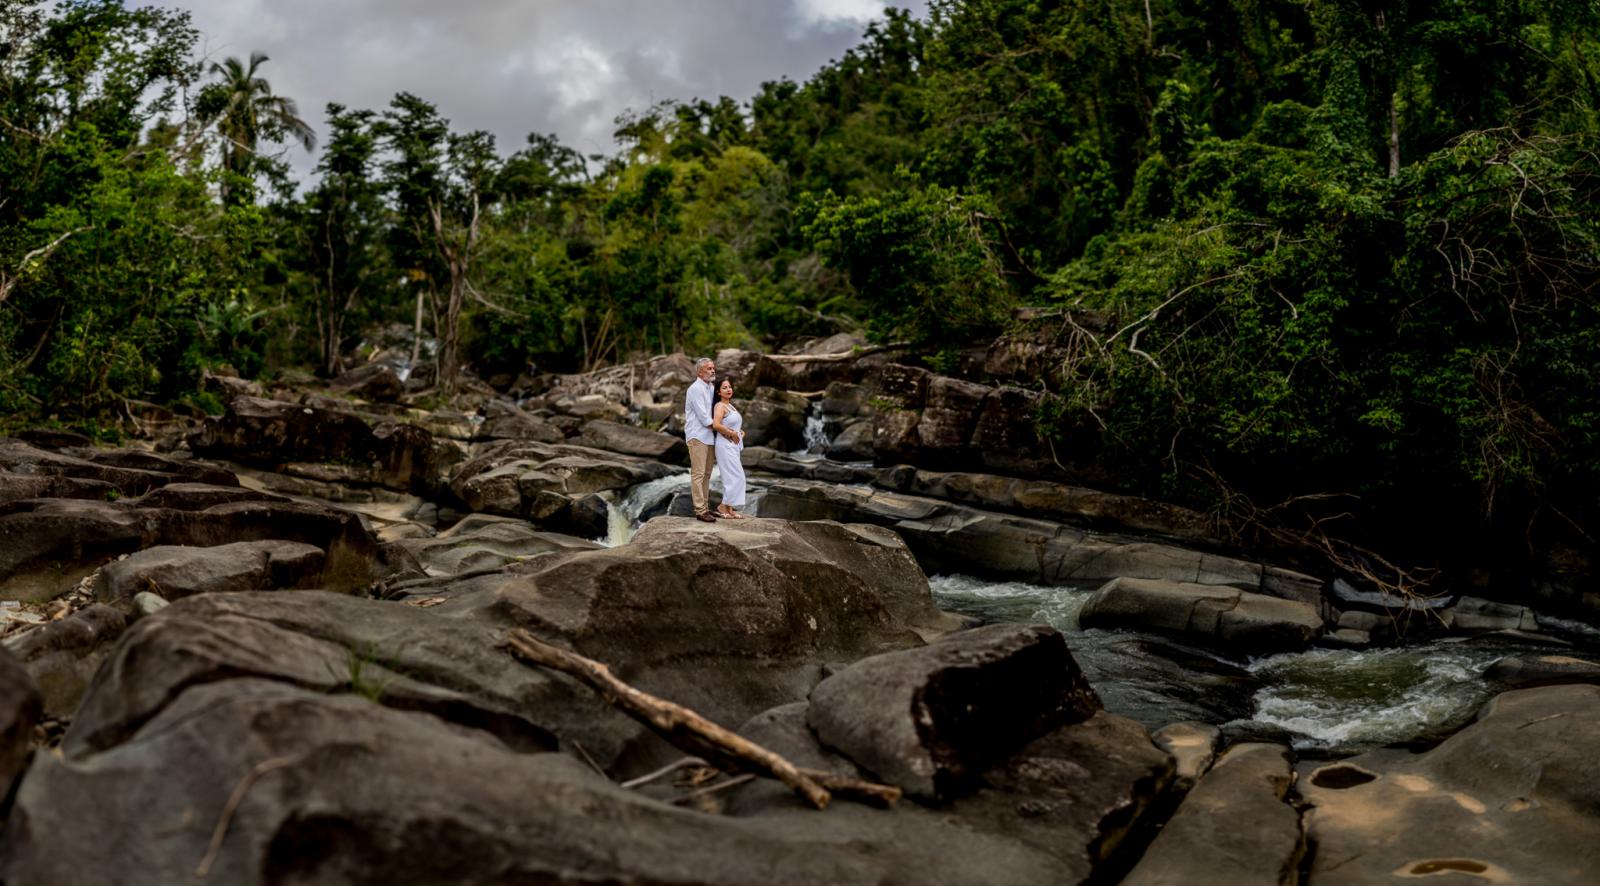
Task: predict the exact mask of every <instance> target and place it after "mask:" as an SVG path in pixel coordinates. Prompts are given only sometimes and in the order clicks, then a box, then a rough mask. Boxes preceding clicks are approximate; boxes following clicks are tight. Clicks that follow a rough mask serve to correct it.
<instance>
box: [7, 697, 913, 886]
mask: <svg viewBox="0 0 1600 886" xmlns="http://www.w3.org/2000/svg"><path fill="white" fill-rule="evenodd" d="M241 786H243V788H244V789H243V790H241V789H240V788H241ZM236 791H238V801H237V802H236V803H234V804H233V806H232V807H231V808H230V797H231V796H232V795H233V794H234V792H236ZM217 833H221V834H222V836H223V839H222V841H221V842H220V843H219V844H217V845H216V846H215V847H214V848H213V835H214V834H217ZM3 839H4V841H5V846H4V850H5V851H3V852H0V859H4V860H3V861H0V877H3V878H4V879H5V881H6V882H12V883H93V882H100V883H111V882H115V883H125V884H129V886H140V884H168V883H180V882H189V881H191V880H193V879H196V878H198V877H201V876H204V877H205V878H206V879H208V880H215V881H216V882H219V883H238V884H254V883H333V882H339V883H349V882H364V883H380V882H385V883H397V882H406V883H460V882H563V881H565V882H578V881H588V882H651V883H683V884H690V883H726V884H742V883H754V882H788V883H820V882H829V883H835V882H850V883H871V882H882V879H881V877H882V876H883V874H884V872H885V871H884V868H885V867H887V866H886V865H884V864H883V863H882V862H877V863H874V862H873V860H872V859H871V858H870V856H868V855H867V853H865V852H861V851H859V850H857V851H856V852H855V853H852V855H853V856H854V857H853V858H851V859H849V860H845V859H839V858H837V857H835V856H833V855H832V854H819V853H816V852H815V851H814V849H813V848H812V847H810V846H808V845H806V844H803V843H793V844H790V843H786V842H784V841H782V840H781V839H773V838H771V837H767V836H766V835H762V834H760V833H759V832H753V829H751V828H747V827H741V826H739V825H737V824H733V823H724V822H719V821H717V820H716V819H711V818H707V817H706V816H703V815H699V814H697V813H694V812H690V811H688V810H683V809H675V808H673V807H671V806H668V805H665V804H661V803H658V802H655V801H651V800H647V799H645V798H643V797H639V796H637V795H635V794H632V793H630V792H628V791H624V790H622V789H621V788H618V787H616V786H615V785H613V784H612V783H610V782H609V781H607V780H605V779H604V778H602V777H600V776H598V775H596V774H595V773H594V772H592V771H590V770H588V769H586V768H585V767H584V765H583V764H582V763H581V762H580V761H578V760H577V759H576V758H574V757H568V756H565V755H556V754H526V753H521V754H519V753H511V752H509V751H508V749H507V748H506V747H505V746H504V745H503V744H501V743H500V742H498V741H496V740H494V739H493V738H492V737H491V736H489V735H487V734H485V733H483V732H480V731H478V730H473V729H463V728H461V727H459V726H456V725H454V724H452V723H449V722H447V721H444V720H440V719H437V718H435V717H429V716H421V715H417V714H414V713H408V712H404V711H398V710H394V709H390V708H385V707H382V706H379V705H374V704H372V703H371V702H370V701H368V700H366V699H364V698H362V697H361V696H359V695H352V694H333V695H330V694H327V693H324V692H318V691H314V690H307V689H303V688H298V687H294V686H288V685H284V684H282V683H275V682H268V681H260V680H250V679H243V680H232V681H228V682H225V683H202V684H199V685H196V686H194V687H192V688H187V689H182V690H180V691H179V693H178V694H177V695H176V697H175V698H174V699H173V700H172V701H171V702H170V703H169V704H167V705H166V706H164V707H163V708H162V709H161V710H160V711H158V712H156V714H155V716H154V717H153V718H152V719H151V720H150V722H149V724H148V728H147V729H146V730H145V731H143V732H142V733H140V734H139V735H137V736H128V737H127V739H126V740H125V741H119V742H118V743H116V744H115V745H112V746H108V747H105V748H103V749H99V750H96V751H94V752H85V751H83V750H82V749H77V750H74V751H72V752H69V753H68V754H67V755H65V756H62V757H55V756H47V758H45V759H41V760H40V761H39V762H38V763H37V764H36V765H35V766H34V768H33V770H32V771H30V772H29V774H28V776H27V777H26V778H25V780H24V781H23V785H22V788H21V791H20V793H19V794H18V797H17V803H16V807H15V809H14V810H13V812H12V814H11V816H10V818H9V819H8V821H7V822H6V829H5V833H4V838H3ZM775 876H776V879H775Z"/></svg>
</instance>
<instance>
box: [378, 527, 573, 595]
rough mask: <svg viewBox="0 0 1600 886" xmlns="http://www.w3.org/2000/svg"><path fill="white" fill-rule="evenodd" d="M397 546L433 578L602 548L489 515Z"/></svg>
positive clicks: (567, 536)
mask: <svg viewBox="0 0 1600 886" xmlns="http://www.w3.org/2000/svg"><path fill="white" fill-rule="evenodd" d="M394 544H395V545H396V546H397V547H400V548H402V549H404V550H406V551H407V552H409V553H410V554H411V555H413V556H414V557H416V558H417V561H418V562H419V563H420V564H421V566H422V568H423V569H424V570H425V571H426V573H427V574H428V575H429V576H431V577H433V578H445V577H450V576H456V575H460V574H462V573H468V572H478V571H484V570H491V569H497V568H500V567H504V566H507V565H509V564H512V563H520V562H525V561H528V560H531V559H533V558H534V557H537V556H539V555H541V554H547V553H550V552H552V551H569V550H595V549H597V548H599V547H600V545H598V544H595V543H594V542H591V541H587V540H584V539H581V538H574V537H572V536H569V535H560V534H557V533H553V532H545V531H542V530H540V529H538V528H536V527H535V526H533V524H531V523H528V522H527V521H525V520H518V519H515V518H511V517H496V516H492V515H489V514H473V515H471V516H468V517H466V518H465V519H463V520H462V521H461V522H459V523H457V524H456V525H454V526H452V527H450V528H449V529H447V530H445V531H444V532H441V533H439V534H438V535H436V536H433V537H431V538H426V537H425V538H408V539H401V540H398V541H396V542H394ZM426 584H430V585H431V584H433V582H426Z"/></svg>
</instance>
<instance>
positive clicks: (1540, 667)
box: [1483, 655, 1600, 689]
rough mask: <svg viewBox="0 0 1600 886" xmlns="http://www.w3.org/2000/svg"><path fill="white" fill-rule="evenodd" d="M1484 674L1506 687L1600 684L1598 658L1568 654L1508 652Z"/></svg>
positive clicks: (1489, 679)
mask: <svg viewBox="0 0 1600 886" xmlns="http://www.w3.org/2000/svg"><path fill="white" fill-rule="evenodd" d="M1483 678H1484V679H1485V680H1488V681H1489V682H1491V683H1497V684H1499V685H1501V686H1503V687H1506V688H1508V689H1529V688H1532V687H1534V686H1558V685H1561V684H1563V683H1593V684H1597V685H1600V662H1595V661H1590V660H1588V659H1584V658H1575V657H1573V656H1570V655H1508V656H1506V657H1505V658H1502V659H1500V660H1499V661H1497V662H1495V663H1494V664H1492V665H1490V666H1489V669H1488V670H1486V671H1484V672H1483Z"/></svg>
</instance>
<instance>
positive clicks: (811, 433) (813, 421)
mask: <svg viewBox="0 0 1600 886" xmlns="http://www.w3.org/2000/svg"><path fill="white" fill-rule="evenodd" d="M803 439H804V441H805V445H804V446H801V447H800V448H799V449H796V450H795V451H794V452H792V453H790V454H791V455H826V454H827V452H828V444H829V443H831V442H832V441H831V440H829V439H828V432H827V430H826V425H825V423H824V422H823V420H822V401H821V400H818V401H817V402H815V403H812V404H811V411H809V412H807V413H806V427H805V431H804V438H803Z"/></svg>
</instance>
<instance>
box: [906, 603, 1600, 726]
mask: <svg viewBox="0 0 1600 886" xmlns="http://www.w3.org/2000/svg"><path fill="white" fill-rule="evenodd" d="M929 584H930V585H931V586H932V590H933V597H934V602H935V603H937V604H938V605H939V606H940V607H941V608H944V609H951V610H955V611H958V612H965V613H968V614H970V615H975V616H977V617H978V618H981V619H983V620H984V621H985V622H1034V623H1039V622H1042V623H1045V624H1049V625H1051V626H1053V627H1055V628H1056V629H1058V630H1060V631H1061V632H1062V633H1064V634H1067V635H1068V636H1067V643H1068V645H1069V646H1070V647H1071V648H1072V653H1073V657H1074V658H1076V659H1077V661H1078V663H1079V665H1080V666H1081V667H1082V668H1083V669H1084V672H1085V674H1086V675H1088V677H1089V679H1090V682H1091V683H1092V684H1093V685H1094V686H1095V688H1096V690H1097V691H1098V692H1099V693H1100V695H1101V697H1102V699H1103V700H1104V701H1105V704H1106V707H1107V708H1108V709H1110V710H1111V711H1112V712H1114V713H1120V714H1124V715H1126V716H1130V717H1133V718H1134V719H1137V720H1139V721H1141V722H1143V723H1145V724H1146V725H1147V726H1158V725H1164V724H1165V723H1170V722H1175V721H1177V720H1183V719H1200V720H1206V721H1208V722H1212V723H1215V724H1217V725H1224V724H1227V725H1226V726H1225V728H1230V729H1238V730H1240V731H1241V732H1242V733H1247V734H1248V733H1250V732H1252V731H1255V732H1258V733H1259V732H1260V731H1261V730H1263V729H1264V730H1265V731H1266V732H1268V733H1273V732H1279V731H1280V730H1281V732H1282V733H1287V734H1288V737H1289V738H1290V739H1291V740H1292V741H1293V743H1294V745H1295V746H1296V747H1297V748H1299V749H1302V750H1314V751H1319V752H1327V753H1343V752H1352V751H1360V750H1366V749H1369V748H1374V747H1380V746H1383V745H1387V744H1394V743H1401V742H1408V741H1412V740H1416V739H1427V738H1429V737H1434V736H1439V735H1441V734H1443V733H1445V732H1448V731H1451V730H1453V729H1455V728H1457V727H1459V726H1460V725H1462V724H1464V723H1465V722H1467V721H1468V720H1469V719H1470V718H1471V717H1472V715H1473V713H1474V712H1476V711H1477V710H1478V708H1479V707H1480V706H1481V705H1482V704H1483V703H1484V702H1485V701H1486V700H1488V698H1489V696H1490V694H1491V693H1492V691H1493V690H1492V688H1491V687H1490V686H1489V685H1487V684H1486V683H1485V682H1484V680H1483V672H1484V671H1485V670H1486V669H1487V668H1488V667H1489V665H1491V664H1493V663H1494V662H1495V661H1496V660H1498V659H1499V658H1501V657H1502V656H1505V655H1509V654H1513V653H1526V652H1528V651H1529V650H1527V649H1523V648H1519V646H1518V645H1517V644H1516V643H1515V641H1512V642H1506V641H1494V640H1488V639H1483V638H1479V639H1462V638H1445V639H1434V640H1428V641H1426V642H1421V643H1418V644H1416V645H1410V646H1403V647H1398V648H1388V649H1367V650H1351V649H1311V650H1308V651H1306V652H1298V653H1289V654H1284V655H1273V656H1268V657H1265V658H1259V659H1255V660H1253V661H1249V662H1230V661H1228V660H1227V659H1224V658H1222V657H1220V656H1216V655H1214V654H1212V653H1209V652H1206V651H1204V650H1198V649H1194V648H1191V647H1185V646H1183V645H1182V644H1179V643H1175V642H1173V641H1171V640H1167V639H1165V638H1160V637H1156V636H1154V635H1149V634H1142V633H1140V632H1136V631H1103V630H1088V631H1083V630H1080V629H1079V627H1078V613H1079V611H1081V610H1082V608H1083V605H1084V603H1085V602H1086V601H1087V600H1088V597H1089V596H1090V594H1091V593H1092V591H1090V590H1086V589H1075V588H1053V587H1043V586H1039V585H1030V584H1025V583H1022V582H1002V581H989V580H985V579H979V578H972V577H969V576H962V575H950V576H934V577H933V578H931V579H929ZM1541 622H1542V624H1541V626H1542V627H1544V628H1546V629H1553V630H1556V631H1559V632H1561V633H1564V634H1565V635H1567V636H1568V637H1571V638H1574V639H1577V638H1586V639H1588V640H1589V642H1593V640H1594V639H1595V638H1596V636H1597V634H1596V632H1595V629H1594V628H1593V627H1590V626H1587V625H1582V624H1578V623H1575V622H1556V621H1555V620H1544V619H1541ZM1533 651H1535V652H1538V651H1548V647H1545V648H1543V650H1541V649H1540V648H1537V647H1536V648H1535V649H1534V650H1533Z"/></svg>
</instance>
